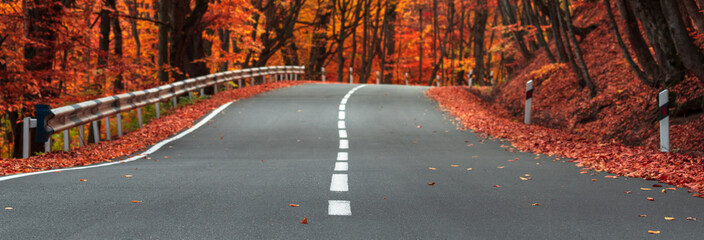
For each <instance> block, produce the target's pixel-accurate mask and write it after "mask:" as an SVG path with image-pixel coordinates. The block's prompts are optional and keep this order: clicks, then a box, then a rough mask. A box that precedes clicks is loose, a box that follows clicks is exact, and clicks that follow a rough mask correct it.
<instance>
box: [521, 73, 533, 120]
mask: <svg viewBox="0 0 704 240" xmlns="http://www.w3.org/2000/svg"><path fill="white" fill-rule="evenodd" d="M532 103H533V80H530V81H528V82H526V110H525V115H524V116H523V123H525V124H530V105H531V104H532Z"/></svg>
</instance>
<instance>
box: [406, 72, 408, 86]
mask: <svg viewBox="0 0 704 240" xmlns="http://www.w3.org/2000/svg"><path fill="white" fill-rule="evenodd" d="M406 86H408V73H406Z"/></svg>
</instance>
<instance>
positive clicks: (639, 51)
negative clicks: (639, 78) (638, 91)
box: [616, 0, 665, 87]
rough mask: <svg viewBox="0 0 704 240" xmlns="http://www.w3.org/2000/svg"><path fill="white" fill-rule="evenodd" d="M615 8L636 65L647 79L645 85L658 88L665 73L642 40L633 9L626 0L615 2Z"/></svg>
mask: <svg viewBox="0 0 704 240" xmlns="http://www.w3.org/2000/svg"><path fill="white" fill-rule="evenodd" d="M616 6H618V10H619V12H620V13H621V18H622V19H623V20H624V22H625V23H626V26H625V29H626V37H627V38H628V41H629V42H630V43H631V49H632V50H633V53H634V54H635V56H636V59H638V63H640V65H641V66H642V67H643V72H644V73H645V75H646V77H647V78H648V79H649V81H648V83H647V85H648V86H651V87H659V85H660V82H661V81H662V80H659V79H663V78H665V73H664V72H663V70H662V69H661V68H660V66H658V64H657V63H656V62H655V58H653V55H652V54H651V53H650V46H648V43H647V42H646V41H645V39H644V38H643V33H642V32H641V31H640V26H639V25H638V19H636V16H635V15H634V13H633V7H632V6H631V3H630V2H629V1H628V0H616Z"/></svg>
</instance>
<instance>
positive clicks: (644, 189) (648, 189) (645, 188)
mask: <svg viewBox="0 0 704 240" xmlns="http://www.w3.org/2000/svg"><path fill="white" fill-rule="evenodd" d="M640 190H643V191H650V190H653V189H651V188H647V187H642V188H640Z"/></svg>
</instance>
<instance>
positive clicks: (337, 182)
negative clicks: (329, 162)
mask: <svg viewBox="0 0 704 240" xmlns="http://www.w3.org/2000/svg"><path fill="white" fill-rule="evenodd" d="M330 191H333V192H347V191H349V185H347V174H333V175H332V181H330Z"/></svg>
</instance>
